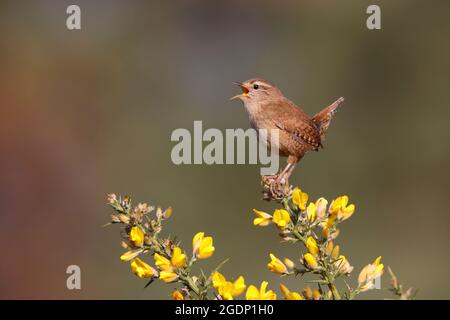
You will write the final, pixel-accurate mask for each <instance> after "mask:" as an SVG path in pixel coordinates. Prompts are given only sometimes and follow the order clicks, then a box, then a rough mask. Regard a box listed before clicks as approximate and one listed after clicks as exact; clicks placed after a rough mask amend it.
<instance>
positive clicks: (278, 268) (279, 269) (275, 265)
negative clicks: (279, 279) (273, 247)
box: [267, 254, 289, 274]
mask: <svg viewBox="0 0 450 320" xmlns="http://www.w3.org/2000/svg"><path fill="white" fill-rule="evenodd" d="M269 256H270V260H271V261H270V262H269V263H268V264H267V268H268V269H269V270H270V271H272V272H275V273H279V274H287V273H289V270H288V268H287V267H286V265H285V264H284V263H283V262H282V261H281V260H280V259H278V258H277V257H275V256H274V255H273V254H270V255H269Z"/></svg>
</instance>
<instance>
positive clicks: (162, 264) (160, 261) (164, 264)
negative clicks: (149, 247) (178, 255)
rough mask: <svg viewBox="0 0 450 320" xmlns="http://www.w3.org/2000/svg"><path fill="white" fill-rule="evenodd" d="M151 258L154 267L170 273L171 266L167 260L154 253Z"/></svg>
mask: <svg viewBox="0 0 450 320" xmlns="http://www.w3.org/2000/svg"><path fill="white" fill-rule="evenodd" d="M153 258H154V259H155V265H156V266H157V267H158V268H160V269H161V270H165V271H172V269H173V268H172V264H171V263H170V261H169V259H167V258H166V257H163V256H161V255H160V254H158V253H155V254H154V255H153Z"/></svg>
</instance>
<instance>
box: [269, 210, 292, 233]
mask: <svg viewBox="0 0 450 320" xmlns="http://www.w3.org/2000/svg"><path fill="white" fill-rule="evenodd" d="M290 221H291V218H290V216H289V213H288V212H287V211H286V210H284V209H277V210H275V212H274V213H273V222H274V223H275V224H276V225H277V226H278V228H280V229H284V228H286V227H287V225H288V223H289V222H290Z"/></svg>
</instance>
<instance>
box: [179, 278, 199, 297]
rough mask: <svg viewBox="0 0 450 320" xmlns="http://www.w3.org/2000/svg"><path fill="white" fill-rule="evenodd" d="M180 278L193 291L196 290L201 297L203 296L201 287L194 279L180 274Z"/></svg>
mask: <svg viewBox="0 0 450 320" xmlns="http://www.w3.org/2000/svg"><path fill="white" fill-rule="evenodd" d="M180 280H181V281H183V282H184V284H186V285H187V286H188V287H189V289H190V290H191V291H192V292H194V293H195V294H196V295H197V296H198V297H199V298H201V294H200V289H199V288H198V286H197V285H196V284H195V283H194V280H192V278H191V277H189V276H184V275H180Z"/></svg>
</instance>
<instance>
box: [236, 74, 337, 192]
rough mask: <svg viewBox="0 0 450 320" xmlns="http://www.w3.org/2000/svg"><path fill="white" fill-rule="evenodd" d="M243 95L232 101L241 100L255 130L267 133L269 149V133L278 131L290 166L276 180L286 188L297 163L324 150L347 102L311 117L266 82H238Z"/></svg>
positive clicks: (279, 149) (279, 144)
mask: <svg viewBox="0 0 450 320" xmlns="http://www.w3.org/2000/svg"><path fill="white" fill-rule="evenodd" d="M235 84H237V85H238V86H240V87H241V89H242V93H241V94H238V95H236V96H234V97H232V98H231V100H233V99H240V100H241V101H242V102H243V103H244V106H245V109H246V110H247V113H248V115H249V118H250V123H251V125H252V127H253V128H254V129H256V130H258V129H265V130H267V132H268V133H269V136H268V138H267V144H268V147H270V131H271V130H273V129H278V130H279V131H278V132H279V143H278V145H277V146H275V148H276V151H278V154H279V155H281V156H285V157H288V159H287V166H286V167H285V168H284V169H283V170H282V171H281V173H280V174H278V175H276V176H273V179H274V180H275V182H276V183H277V184H278V183H281V184H287V183H288V179H289V177H290V175H291V174H292V172H293V170H294V168H295V166H296V165H297V163H298V162H299V161H300V160H301V159H302V158H303V156H304V155H305V154H306V153H307V152H308V151H312V150H314V151H318V150H319V148H322V147H323V145H322V143H323V141H324V139H325V132H326V131H327V129H328V127H329V125H330V122H331V118H332V117H333V114H334V113H335V112H336V110H337V108H338V107H339V105H340V104H341V103H342V102H343V101H344V98H342V97H341V98H339V99H338V100H336V101H335V102H333V103H332V104H331V105H329V106H328V107H326V108H325V109H323V110H322V111H320V112H319V113H317V114H316V115H315V116H314V117H312V118H311V117H309V116H308V115H307V114H306V113H305V112H304V111H303V110H302V109H300V108H299V107H297V106H296V105H295V104H294V103H293V102H292V101H290V100H289V99H287V98H286V97H285V96H284V95H283V93H281V91H280V89H278V88H277V87H276V86H275V85H273V84H272V83H270V82H269V81H266V80H263V79H250V80H247V81H244V82H236V83H235Z"/></svg>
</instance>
